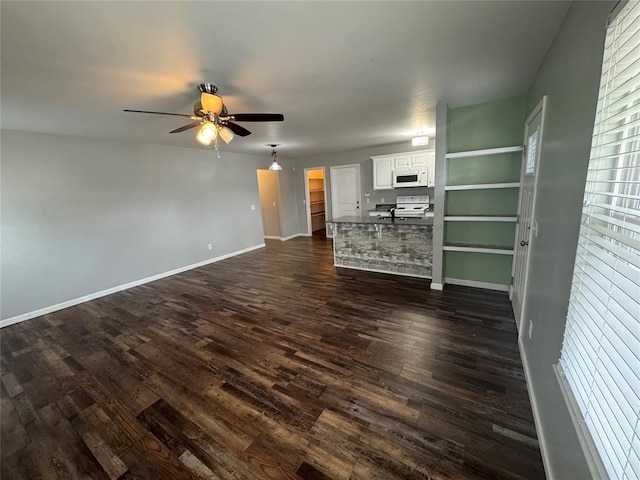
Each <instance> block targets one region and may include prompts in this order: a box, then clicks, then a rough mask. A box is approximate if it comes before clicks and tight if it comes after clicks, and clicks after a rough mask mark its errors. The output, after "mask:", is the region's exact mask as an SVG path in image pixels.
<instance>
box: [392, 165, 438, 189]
mask: <svg viewBox="0 0 640 480" xmlns="http://www.w3.org/2000/svg"><path fill="white" fill-rule="evenodd" d="M427 172H428V170H427V167H423V168H412V169H396V170H394V171H393V188H399V187H426V186H428V185H429V175H427Z"/></svg>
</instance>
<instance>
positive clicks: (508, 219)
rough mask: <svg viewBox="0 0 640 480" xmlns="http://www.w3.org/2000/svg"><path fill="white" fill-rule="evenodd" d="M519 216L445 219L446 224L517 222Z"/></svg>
mask: <svg viewBox="0 0 640 480" xmlns="http://www.w3.org/2000/svg"><path fill="white" fill-rule="evenodd" d="M517 219H518V217H517V216H515V215H514V216H512V217H511V216H509V217H499V216H492V215H468V216H462V215H455V216H454V215H449V216H446V217H444V221H445V222H515V221H516V220H517Z"/></svg>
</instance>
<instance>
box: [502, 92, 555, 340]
mask: <svg viewBox="0 0 640 480" xmlns="http://www.w3.org/2000/svg"><path fill="white" fill-rule="evenodd" d="M546 104H547V97H546V96H544V97H543V98H542V100H540V102H539V103H538V105H536V107H535V108H534V109H533V111H532V112H531V114H530V115H529V117H528V118H527V121H526V123H525V129H524V151H523V158H522V169H521V173H520V197H519V200H518V224H517V226H516V238H515V245H514V255H513V268H512V277H513V281H512V284H511V287H510V289H509V298H510V299H511V304H512V306H513V314H514V316H515V319H516V325H517V327H518V332H519V335H522V330H523V325H524V323H523V322H524V319H523V317H524V312H525V306H526V300H527V287H528V277H529V262H530V260H531V247H532V243H533V241H534V239H535V237H536V236H537V227H536V220H535V205H536V192H537V185H538V172H539V171H540V150H541V146H542V133H543V127H544V115H545V111H546ZM534 229H536V232H535V235H534Z"/></svg>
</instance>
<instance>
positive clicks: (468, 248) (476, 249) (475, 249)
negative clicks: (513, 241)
mask: <svg viewBox="0 0 640 480" xmlns="http://www.w3.org/2000/svg"><path fill="white" fill-rule="evenodd" d="M443 248H444V250H445V251H449V252H471V253H494V254H497V255H513V250H512V249H509V248H505V247H502V246H495V247H494V246H489V245H483V246H472V245H445V246H444V247H443Z"/></svg>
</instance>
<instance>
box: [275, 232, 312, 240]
mask: <svg viewBox="0 0 640 480" xmlns="http://www.w3.org/2000/svg"><path fill="white" fill-rule="evenodd" d="M307 236H308V235H306V234H304V233H295V234H293V235H289V236H288V237H281V238H280V240H282V241H283V242H286V241H287V240H291V239H292V238H296V237H307Z"/></svg>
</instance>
